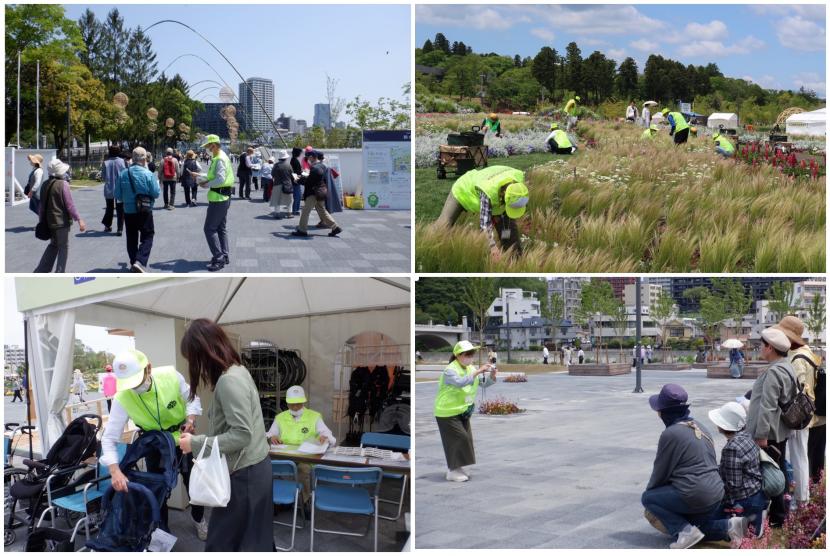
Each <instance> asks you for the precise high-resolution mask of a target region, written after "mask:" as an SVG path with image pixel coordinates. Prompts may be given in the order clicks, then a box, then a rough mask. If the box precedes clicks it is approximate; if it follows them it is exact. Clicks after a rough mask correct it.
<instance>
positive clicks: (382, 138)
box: [362, 130, 412, 210]
mask: <svg viewBox="0 0 830 556" xmlns="http://www.w3.org/2000/svg"><path fill="white" fill-rule="evenodd" d="M411 153H412V132H411V131H409V130H379V131H364V132H363V191H362V195H363V201H364V203H363V206H364V207H365V208H366V209H397V210H409V209H410V208H411V197H410V183H411V181H410V180H411V176H412V154H411Z"/></svg>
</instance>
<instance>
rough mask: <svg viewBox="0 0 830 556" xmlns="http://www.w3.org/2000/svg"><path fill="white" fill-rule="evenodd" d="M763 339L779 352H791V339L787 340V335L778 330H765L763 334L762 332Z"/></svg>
mask: <svg viewBox="0 0 830 556" xmlns="http://www.w3.org/2000/svg"><path fill="white" fill-rule="evenodd" d="M761 337H762V338H763V339H764V340H766V342H767V343H768V344H769V345H771V346H772V347H774V348H775V349H777V350H778V351H781V352H784V353H787V352H788V351H790V339H789V338H787V335H786V334H784V333H783V332H782V331H781V330H779V329H778V328H774V327H770V328H765V329H764V330H763V332H761Z"/></svg>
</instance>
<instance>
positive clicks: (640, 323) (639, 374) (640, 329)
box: [634, 276, 643, 394]
mask: <svg viewBox="0 0 830 556" xmlns="http://www.w3.org/2000/svg"><path fill="white" fill-rule="evenodd" d="M641 281H642V278H640V277H639V276H638V277H637V278H636V279H635V282H634V284H635V285H634V287H635V288H637V291H636V293H635V302H634V303H635V306H636V307H635V311H637V338H636V341H635V343H634V354H635V355H634V364H635V365H636V366H637V384H636V385H635V386H634V393H635V394H641V393H642V392H643V383H642V376H643V361H642V358H641V357H640V336H641V335H642V332H643V317H642V310H643V303H642V299H641V293H640V283H641Z"/></svg>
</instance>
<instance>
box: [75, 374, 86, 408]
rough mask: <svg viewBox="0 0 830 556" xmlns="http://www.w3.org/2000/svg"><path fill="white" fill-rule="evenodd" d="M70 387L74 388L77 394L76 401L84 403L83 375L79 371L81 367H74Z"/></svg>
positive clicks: (84, 384) (84, 386)
mask: <svg viewBox="0 0 830 556" xmlns="http://www.w3.org/2000/svg"><path fill="white" fill-rule="evenodd" d="M72 388H73V389H74V390H75V395H76V396H78V401H79V402H80V403H85V400H84V394H86V383H85V382H84V375H83V374H82V373H81V369H75V374H74V377H73V381H72Z"/></svg>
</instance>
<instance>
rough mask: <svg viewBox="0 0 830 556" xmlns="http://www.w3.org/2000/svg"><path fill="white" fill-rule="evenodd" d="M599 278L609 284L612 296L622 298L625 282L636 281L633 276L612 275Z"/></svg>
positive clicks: (631, 282)
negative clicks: (612, 292)
mask: <svg viewBox="0 0 830 556" xmlns="http://www.w3.org/2000/svg"><path fill="white" fill-rule="evenodd" d="M600 280H602V281H604V282H608V283H609V284H611V289H612V290H614V297H616V298H617V299H622V298H623V294H624V293H625V286H626V285H627V284H633V283H634V282H636V281H637V279H636V278H634V277H633V276H614V277H611V278H600Z"/></svg>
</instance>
